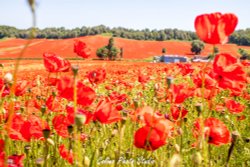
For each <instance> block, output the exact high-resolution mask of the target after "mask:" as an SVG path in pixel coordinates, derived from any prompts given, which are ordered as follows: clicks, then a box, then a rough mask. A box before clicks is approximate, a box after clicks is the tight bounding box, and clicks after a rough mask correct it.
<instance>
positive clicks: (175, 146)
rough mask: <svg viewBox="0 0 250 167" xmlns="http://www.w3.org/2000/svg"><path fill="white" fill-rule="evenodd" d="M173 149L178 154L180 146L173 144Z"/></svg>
mask: <svg viewBox="0 0 250 167" xmlns="http://www.w3.org/2000/svg"><path fill="white" fill-rule="evenodd" d="M174 148H175V150H176V152H178V153H179V152H180V146H179V145H178V144H175V145H174Z"/></svg>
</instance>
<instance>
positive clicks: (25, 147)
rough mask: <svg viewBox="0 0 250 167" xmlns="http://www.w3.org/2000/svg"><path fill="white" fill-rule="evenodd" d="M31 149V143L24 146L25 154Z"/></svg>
mask: <svg viewBox="0 0 250 167" xmlns="http://www.w3.org/2000/svg"><path fill="white" fill-rule="evenodd" d="M30 149H31V146H30V145H26V146H24V152H25V154H28V152H29V151H30Z"/></svg>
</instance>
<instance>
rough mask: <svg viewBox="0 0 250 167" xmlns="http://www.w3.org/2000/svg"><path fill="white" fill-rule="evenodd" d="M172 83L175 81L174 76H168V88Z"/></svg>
mask: <svg viewBox="0 0 250 167" xmlns="http://www.w3.org/2000/svg"><path fill="white" fill-rule="evenodd" d="M172 83H173V78H172V77H167V84H168V88H170V86H171V84H172Z"/></svg>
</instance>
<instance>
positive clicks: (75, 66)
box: [71, 65, 79, 76]
mask: <svg viewBox="0 0 250 167" xmlns="http://www.w3.org/2000/svg"><path fill="white" fill-rule="evenodd" d="M71 69H72V71H73V74H74V76H77V74H78V70H79V66H78V65H72V66H71Z"/></svg>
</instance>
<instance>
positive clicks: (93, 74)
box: [87, 68, 106, 84]
mask: <svg viewBox="0 0 250 167" xmlns="http://www.w3.org/2000/svg"><path fill="white" fill-rule="evenodd" d="M87 77H88V79H89V82H90V83H91V84H99V83H102V82H104V80H105V78H106V71H105V69H102V68H99V69H96V70H93V71H90V72H89V73H88V75H87Z"/></svg>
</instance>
